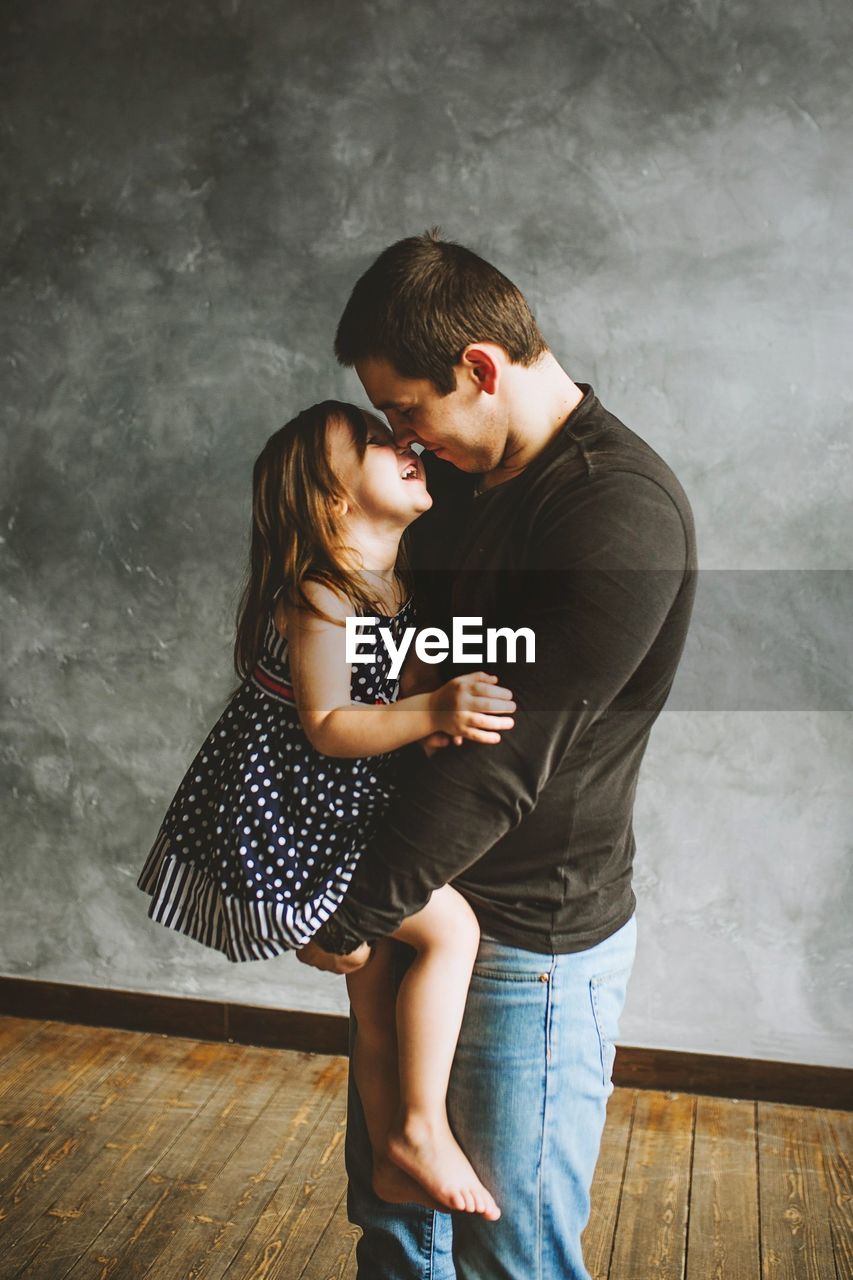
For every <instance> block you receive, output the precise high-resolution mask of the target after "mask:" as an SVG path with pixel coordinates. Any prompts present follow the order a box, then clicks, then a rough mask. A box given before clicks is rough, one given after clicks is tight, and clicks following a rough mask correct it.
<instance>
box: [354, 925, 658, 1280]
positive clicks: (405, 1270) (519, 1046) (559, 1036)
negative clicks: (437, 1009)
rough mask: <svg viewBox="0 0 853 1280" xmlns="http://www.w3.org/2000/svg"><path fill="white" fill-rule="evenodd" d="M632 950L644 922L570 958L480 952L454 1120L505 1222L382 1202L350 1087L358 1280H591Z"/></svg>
mask: <svg viewBox="0 0 853 1280" xmlns="http://www.w3.org/2000/svg"><path fill="white" fill-rule="evenodd" d="M635 948H636V921H635V919H634V918H632V919H631V920H629V921H628V923H627V924H625V925H623V926H622V928H621V929H618V930H617V931H616V933H614V934H611V936H610V937H609V938H606V939H605V940H604V942H601V943H599V944H598V945H597V946H595V947H591V948H589V949H588V950H587V951H580V952H575V953H573V954H571V955H542V954H540V953H538V952H534V951H523V950H521V948H519V947H508V946H504V945H503V944H501V943H498V942H494V941H492V940H491V939H489V938H483V940H482V942H481V944H480V950H479V953H478V955H477V963H476V965H475V967H474V975H473V979H472V982H471V989H470V992H469V995H468V1003H467V1005H466V1007H465V1017H464V1020H463V1023H462V1033H461V1035H460V1038H459V1045H458V1048H457V1051H456V1057H455V1060H454V1064H453V1073H452V1076H451V1080H450V1090H449V1093H448V1112H449V1116H450V1122H451V1125H452V1127H453V1130H454V1133H455V1134H456V1136H457V1138H458V1139H459V1142H460V1143H461V1145H462V1147H463V1149H464V1151H465V1152H466V1154H467V1155H468V1156H469V1158H470V1160H471V1163H472V1164H473V1165H474V1168H475V1169H476V1170H477V1173H478V1174H479V1175H480V1177H481V1178H482V1180H483V1182H484V1183H485V1185H486V1186H487V1187H488V1188H489V1189H490V1190H491V1191H492V1192H493V1194H494V1196H495V1199H496V1200H497V1202H498V1204H499V1205H500V1206H501V1211H502V1212H501V1218H500V1220H499V1221H498V1222H486V1221H485V1220H484V1219H483V1218H482V1217H481V1216H479V1215H476V1214H465V1213H454V1214H445V1213H433V1212H432V1211H431V1210H429V1209H425V1208H422V1207H421V1206H418V1205H390V1204H386V1203H385V1202H384V1201H382V1200H379V1199H378V1198H377V1197H376V1196H375V1195H374V1194H373V1190H372V1188H371V1181H370V1174H371V1153H370V1143H369V1140H368V1137H367V1130H366V1129H365V1125H364V1116H363V1114H362V1110H361V1104H360V1102H359V1098H358V1093H357V1091H356V1088H355V1084H354V1081H353V1078H352V1073H351V1074H350V1093H349V1113H348V1118H347V1141H346V1164H347V1173H348V1175H349V1196H348V1201H347V1204H348V1210H349V1218H350V1221H351V1222H353V1223H355V1224H356V1225H357V1226H359V1227H361V1229H362V1231H363V1233H364V1234H363V1236H362V1239H361V1240H360V1241H359V1244H358V1254H357V1256H358V1277H359V1280H589V1272H588V1271H587V1269H586V1267H585V1266H584V1262H583V1255H582V1252H581V1243H580V1237H581V1232H582V1231H583V1229H584V1227H585V1225H586V1222H587V1218H588V1217H589V1188H590V1183H591V1182H592V1175H593V1173H594V1171H595V1163H596V1160H597V1158H598V1150H599V1146H600V1143H601V1134H602V1130H603V1128H604V1115H605V1109H606V1106H607V1099H608V1097H609V1096H610V1094H611V1093H612V1091H613V1084H612V1081H611V1075H612V1071H613V1058H614V1055H615V1044H614V1042H615V1040H616V1037H617V1035H618V1032H619V1017H620V1014H621V1012H622V1006H623V1004H624V1001H625V990H626V987H627V983H628V978H629V976H630V973H631V967H632V965H633V961H634V952H635ZM353 1032H355V1028H354V1026H353Z"/></svg>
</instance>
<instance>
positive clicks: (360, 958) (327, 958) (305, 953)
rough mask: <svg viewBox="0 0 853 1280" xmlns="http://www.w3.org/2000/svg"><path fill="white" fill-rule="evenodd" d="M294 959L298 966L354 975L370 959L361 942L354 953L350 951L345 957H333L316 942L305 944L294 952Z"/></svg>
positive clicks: (368, 951) (368, 948)
mask: <svg viewBox="0 0 853 1280" xmlns="http://www.w3.org/2000/svg"><path fill="white" fill-rule="evenodd" d="M296 959H297V960H298V961H299V963H300V964H307V965H310V966H311V968H312V969H323V970H325V972H326V973H343V974H347V973H355V971H356V970H357V969H362V968H363V967H364V966H365V965H366V964H367V962H368V960H369V959H370V947H369V946H368V944H367V943H366V942H362V944H361V946H360V947H356V949H355V951H351V952H350V953H349V955H347V956H335V955H332V953H331V952H330V951H324V950H323V949H322V947H318V946H317V944H316V942H306V944H305V946H304V947H300V949H299V950H298V951H297V952H296Z"/></svg>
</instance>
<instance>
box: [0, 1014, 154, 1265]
mask: <svg viewBox="0 0 853 1280" xmlns="http://www.w3.org/2000/svg"><path fill="white" fill-rule="evenodd" d="M149 1039H150V1037H148V1036H147V1035H142V1036H137V1035H136V1034H135V1033H131V1034H129V1035H127V1036H126V1037H125V1035H124V1033H122V1032H110V1033H109V1034H105V1035H103V1036H100V1035H99V1036H98V1037H97V1038H96V1039H94V1040H93V1041H92V1043H91V1044H89V1045H88V1046H87V1047H86V1048H85V1050H84V1049H83V1048H82V1047H79V1052H78V1053H77V1055H76V1058H75V1056H74V1055H71V1054H70V1055H69V1062H68V1067H67V1074H66V1076H65V1077H64V1078H57V1079H56V1080H53V1081H51V1082H50V1083H49V1084H48V1086H47V1088H46V1090H45V1091H44V1092H42V1091H41V1090H40V1089H39V1088H37V1087H36V1088H29V1089H27V1088H26V1087H25V1086H24V1085H23V1084H22V1088H21V1093H20V1096H17V1095H14V1094H11V1093H10V1094H7V1096H6V1097H5V1098H4V1099H2V1104H0V1105H2V1112H0V1114H2V1129H1V1130H0V1131H2V1133H3V1135H4V1136H3V1143H2V1159H0V1243H2V1246H3V1247H4V1248H8V1245H9V1240H10V1239H11V1238H13V1237H14V1236H15V1235H16V1234H19V1233H20V1231H21V1230H22V1229H23V1227H24V1226H25V1224H26V1222H27V1221H28V1220H29V1218H28V1215H29V1213H30V1209H31V1206H32V1205H33V1204H34V1203H35V1202H36V1200H37V1199H38V1197H39V1195H41V1196H42V1197H43V1196H44V1194H45V1193H47V1194H51V1188H52V1187H54V1186H56V1185H58V1184H59V1183H61V1181H62V1178H63V1176H64V1172H65V1169H64V1166H65V1163H66V1162H67V1161H68V1160H69V1159H70V1158H72V1157H73V1156H75V1153H76V1152H77V1148H78V1146H79V1144H80V1139H79V1131H78V1123H79V1118H80V1117H81V1116H83V1115H84V1114H86V1113H89V1116H90V1123H91V1124H94V1123H96V1122H98V1121H100V1122H101V1123H102V1124H103V1123H105V1124H107V1125H109V1124H110V1123H111V1120H110V1119H109V1118H106V1119H105V1118H103V1117H102V1116H101V1115H100V1114H99V1113H100V1111H101V1109H102V1108H103V1107H104V1106H107V1107H108V1105H109V1101H110V1100H114V1099H115V1098H116V1097H117V1096H119V1095H120V1093H121V1087H122V1083H123V1082H124V1081H126V1080H127V1079H128V1078H132V1067H129V1065H128V1064H129V1063H130V1062H131V1060H132V1058H133V1056H134V1054H139V1053H141V1054H144V1052H145V1046H146V1044H147V1043H148V1041H149ZM167 1056H168V1055H167ZM149 1057H150V1061H151V1062H152V1063H157V1062H159V1061H160V1058H161V1050H160V1048H159V1046H155V1047H154V1048H153V1049H149ZM32 1074H33V1075H35V1076H38V1075H39V1073H38V1072H33V1073H32ZM99 1088H106V1089H107V1095H106V1098H105V1099H102V1100H101V1104H100V1106H99V1104H98V1102H97V1100H96V1099H95V1098H94V1096H93V1095H94V1094H95V1093H96V1092H97V1090H98V1089H99ZM76 1162H79V1156H77V1157H76Z"/></svg>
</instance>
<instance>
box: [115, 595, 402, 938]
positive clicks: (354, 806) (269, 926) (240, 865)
mask: <svg viewBox="0 0 853 1280" xmlns="http://www.w3.org/2000/svg"><path fill="white" fill-rule="evenodd" d="M413 615H414V605H413V601H412V600H411V599H409V600H408V601H407V602H406V603H405V604H404V605H403V607H402V608H401V609H400V611H399V612H398V613H396V614H395V615H394V616H393V617H380V618H379V621H380V623H382V624H383V625H385V626H388V627H390V629H391V631H392V634H393V636H394V640H395V643H399V640H400V637H401V635H402V633H403V630H404V629H405V627H407V626H411V625H413V622H414V616H413ZM390 665H391V659H390V657H389V656H388V653H387V651H386V649H385V647H384V646H381V645H380V646H378V647H377V653H376V658H375V661H373V660H372V661H371V662H370V663H369V664H363V665H360V666H354V667H353V669H352V682H351V697H352V699H353V701H354V702H367V703H376V702H391V701H393V700H394V699H395V698H396V697H397V691H398V683H397V681H396V680H393V679H392V678H391V677H390V675H389V668H390ZM398 756H399V753H398V752H390V753H388V754H385V755H381V756H372V757H368V758H358V759H344V758H338V757H332V756H324V755H321V754H320V752H319V751H317V750H316V749H315V748H314V747H313V746H312V745H311V743H310V742H309V741H308V739H307V737H306V736H305V733H304V731H303V729H302V725H301V724H300V721H299V715H298V713H297V710H296V705H295V702H294V697H293V687H292V685H291V683H290V671H289V666H288V655H287V641H286V640H285V639H283V638H282V637H281V636H280V635H279V633H278V631H277V629H276V626H275V623H274V622H273V619H272V615H271V616H270V618H269V621H268V625H267V631H266V638H265V642H264V650H263V653H262V655H261V659H260V661H259V662H258V664H257V666H256V667H255V669H254V671H253V672H252V673H251V674H250V675H249V676H248V677H247V678H246V679H245V680H244V681H243V683H242V685H241V686H240V688H239V689H238V690H237V692H236V693H235V694H234V695H233V697H232V698H231V700H230V701H229V703H228V705H227V707H226V708H225V710H224V711H223V713H222V715H221V716H220V717H219V719H218V720H217V722H216V724H215V725H214V726H213V728H212V729H211V730H210V733H209V734H208V736H207V737H206V738H205V740H204V742H203V743H202V745H201V747H200V748H199V750H198V752H197V754H196V756H195V758H194V760H193V761H192V764H191V765H190V767H189V769H188V770H187V772H186V774H185V775H184V778H183V780H182V781H181V784H180V786H179V787H178V790H177V792H176V793H175V795H174V797H173V799H172V802H171V804H170V805H169V807H168V810H167V811H166V815H165V817H164V818H163V822H162V823H161V826H160V829H159V831H158V832H157V836H156V838H155V840H154V844H153V846H152V848H151V850H150V852H149V854H148V857H147V858H146V860H145V864H144V866H143V868H142V870H141V872H140V874H139V878H138V880H137V886H138V887H139V888H140V889H141V890H143V892H145V893H147V894H149V895H150V897H151V902H150V905H149V908H148V914H149V916H150V918H151V919H152V920H155V921H157V922H158V923H159V924H162V925H165V926H166V927H167V928H170V929H174V930H176V931H178V932H180V933H183V934H186V935H187V936H189V937H191V938H194V939H195V940H196V941H197V942H200V943H203V944H204V945H205V946H208V947H212V948H214V949H215V950H217V951H221V952H223V953H224V954H225V955H226V956H227V957H228V959H229V960H232V961H235V962H236V961H241V960H265V959H271V958H272V957H273V956H277V955H281V954H282V953H283V952H285V951H289V950H292V949H293V948H296V947H301V946H304V944H305V943H306V942H308V941H309V940H310V938H311V937H312V936H313V934H314V933H315V932H316V931H317V929H319V927H320V926H321V924H323V923H324V921H326V920H328V918H329V916H330V915H331V914H332V912H333V911H334V910H335V908H336V907H337V906H338V905H339V904H340V903H341V901H342V900H343V897H344V894H345V893H346V890H347V886H348V884H349V882H350V880H351V878H352V873H353V870H354V869H355V866H356V864H357V862H358V859H359V857H360V856H361V853H362V851H363V850H364V848H365V846H366V844H367V843H368V842H369V840H370V837H371V835H372V833H373V831H374V830H375V827H376V824H377V822H378V821H379V819H380V818H381V816H382V813H383V812H384V810H385V808H386V806H387V803H388V800H389V798H390V794H391V791H392V789H393V785H394V784H393V775H394V766H395V764H396V762H397V759H398Z"/></svg>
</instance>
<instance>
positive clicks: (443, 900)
mask: <svg viewBox="0 0 853 1280" xmlns="http://www.w3.org/2000/svg"><path fill="white" fill-rule="evenodd" d="M394 937H395V938H398V939H399V940H400V941H401V942H406V943H408V944H409V946H412V947H414V948H415V950H416V952H417V954H416V956H415V959H414V960H413V961H412V964H411V965H410V966H409V968H408V970H407V971H406V974H405V976H404V978H403V980H402V982H401V984H400V990H399V992H398V994H397V1042H398V1043H397V1060H398V1062H399V1073H400V1074H399V1079H400V1110H399V1116H398V1118H397V1120H396V1121H395V1122H394V1123H392V1124H391V1126H390V1130H389V1132H388V1135H387V1150H388V1152H389V1153H390V1155H391V1158H392V1159H393V1160H394V1162H395V1163H396V1164H397V1165H399V1167H400V1168H401V1169H403V1170H404V1171H405V1172H406V1173H407V1174H409V1175H410V1176H411V1177H412V1178H415V1179H416V1180H417V1181H418V1182H419V1183H420V1184H421V1186H422V1187H423V1188H425V1190H426V1191H427V1192H428V1193H429V1195H430V1196H432V1197H434V1198H435V1200H437V1201H438V1202H439V1204H441V1205H443V1206H445V1207H447V1208H451V1209H457V1210H464V1211H467V1212H468V1213H482V1214H484V1216H485V1217H486V1218H489V1219H491V1220H494V1219H496V1218H498V1217H500V1210H499V1209H498V1207H497V1205H496V1204H495V1201H494V1199H493V1197H492V1195H491V1193H490V1192H489V1191H488V1190H487V1189H486V1188H485V1187H484V1186H483V1184H482V1183H481V1181H480V1179H479V1178H478V1177H477V1175H476V1173H475V1172H474V1169H473V1167H472V1166H471V1163H470V1162H469V1160H468V1157H467V1156H466V1155H465V1153H464V1151H463V1150H462V1148H461V1147H460V1146H459V1143H458V1142H457V1141H456V1139H455V1138H454V1136H453V1133H452V1131H451V1128H450V1124H449V1123H448V1119H447V1086H448V1082H449V1080H450V1068H451V1065H452V1063H453V1055H454V1052H455V1050H456V1042H457V1040H458V1039H459V1030H460V1027H461V1025H462V1015H463V1013H464V1011H465V1001H466V998H467V995H468V985H469V982H470V979H471V971H472V969H473V966H474V960H475V957H476V954H477V947H478V945H479V941H480V931H479V928H478V926H477V920H476V917H475V916H474V913H473V911H472V910H471V908H470V907H469V906H468V904H467V902H466V901H465V899H464V898H463V897H462V896H461V894H459V893H457V892H456V890H455V889H452V888H451V887H450V886H449V885H445V886H444V887H443V888H441V889H436V890H435V892H434V893H433V894H432V897H431V898H430V901H429V902H428V903H427V905H426V906H425V907H424V908H423V909H422V910H421V911H419V912H418V913H417V914H416V915H414V916H410V917H409V918H408V919H407V920H404V921H403V924H402V925H401V927H400V928H399V930H398V931H397V932H396V933H395V934H394ZM357 1016H358V1014H356V1017H357ZM356 1080H358V1077H356ZM371 1136H372V1135H371Z"/></svg>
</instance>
